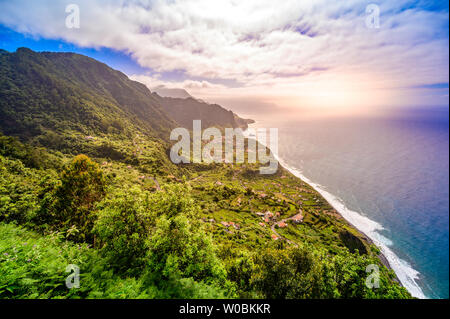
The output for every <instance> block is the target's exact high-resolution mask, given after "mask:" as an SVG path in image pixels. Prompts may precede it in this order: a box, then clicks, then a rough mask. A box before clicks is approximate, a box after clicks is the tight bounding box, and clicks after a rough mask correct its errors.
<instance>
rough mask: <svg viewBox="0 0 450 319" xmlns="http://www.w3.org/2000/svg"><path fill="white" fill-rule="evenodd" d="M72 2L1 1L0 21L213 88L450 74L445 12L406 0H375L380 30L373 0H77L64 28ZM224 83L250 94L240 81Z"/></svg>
mask: <svg viewBox="0 0 450 319" xmlns="http://www.w3.org/2000/svg"><path fill="white" fill-rule="evenodd" d="M71 2H72V1H65V2H64V1H63V2H58V3H57V4H55V2H54V1H49V0H46V1H39V2H36V1H25V0H19V1H14V2H3V1H2V2H0V3H1V6H2V10H0V23H3V24H6V25H8V26H10V27H12V28H14V29H16V30H18V31H20V32H24V33H29V34H32V35H35V36H42V37H46V38H58V39H64V40H66V41H69V42H72V43H75V44H77V45H80V46H88V47H108V48H114V49H117V50H122V51H125V52H128V53H130V54H131V56H132V57H133V58H134V59H136V61H138V63H139V64H141V65H142V66H145V67H149V68H151V69H153V70H154V71H156V72H160V73H164V72H168V71H172V70H184V71H185V74H186V75H187V76H188V77H189V76H190V77H192V78H196V79H198V78H204V79H205V81H203V82H202V81H184V82H182V83H178V84H177V86H178V87H180V86H181V87H184V88H189V87H191V89H192V88H193V89H194V90H197V91H199V92H202V89H203V92H207V93H208V94H213V92H216V93H217V94H219V93H218V92H219V91H220V90H223V89H225V88H224V87H223V86H221V85H217V84H212V83H211V81H213V79H231V80H235V81H237V82H239V83H242V85H243V86H244V90H245V92H251V94H268V93H267V92H268V90H270V94H271V95H277V96H283V95H285V96H288V95H290V96H295V95H296V94H300V95H301V94H302V92H306V93H308V92H310V91H311V90H312V89H314V90H315V89H317V88H316V87H317V85H318V84H320V85H321V86H322V87H323V85H322V84H323V83H326V84H327V85H328V86H330V87H331V88H330V90H333V87H334V90H344V89H345V90H350V89H351V87H350V86H351V85H354V89H359V90H360V91H364V90H369V89H374V88H376V89H392V88H395V87H407V86H414V85H420V84H424V83H438V82H448V38H447V37H446V36H445V37H444V36H437V35H436V32H437V30H442V29H443V28H445V25H447V27H448V13H439V12H431V11H424V10H420V9H410V10H401V9H402V8H403V7H405V4H408V3H410V1H407V0H400V1H379V3H380V8H381V16H380V20H381V28H380V29H368V28H367V27H366V25H365V18H366V14H365V7H366V5H367V4H368V3H369V2H367V1H360V0H358V1H357V0H349V1H325V0H316V1H297V0H287V1H273V0H257V1H233V0H230V1H220V2H219V1H210V0H193V1H143V0H142V1H138V0H136V1H127V2H125V1H92V0H91V1H87V0H83V1H77V3H78V4H79V6H80V13H81V28H80V29H67V28H65V27H64V20H65V16H66V13H65V10H64V9H65V5H66V4H68V3H71ZM135 78H137V77H135ZM143 79H144V78H141V80H142V81H143ZM207 79H210V80H209V81H206V80H207ZM146 81H147V82H148V81H149V79H146ZM151 81H153V82H155V81H157V78H152V79H151ZM158 81H159V80H158ZM213 82H214V81H213ZM352 83H353V84H352ZM169 84H170V83H169ZM165 85H167V83H165ZM344 87H345V88H344ZM226 92H228V94H244V91H243V89H242V88H235V89H227V91H226ZM258 92H259V93H258ZM199 94H201V93H199ZM222 94H227V93H224V92H222Z"/></svg>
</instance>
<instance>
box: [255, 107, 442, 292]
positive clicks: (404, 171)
mask: <svg viewBox="0 0 450 319" xmlns="http://www.w3.org/2000/svg"><path fill="white" fill-rule="evenodd" d="M252 118H253V119H255V120H256V123H255V124H253V125H251V127H253V128H258V127H264V128H270V127H276V128H278V136H279V146H278V157H279V159H280V162H281V164H282V165H283V166H285V167H286V168H288V169H290V170H291V172H292V173H294V174H295V175H297V176H299V177H301V178H303V179H304V180H305V181H306V182H308V183H309V184H311V185H312V186H313V187H314V188H316V190H318V191H319V192H320V193H321V194H322V196H324V197H325V198H326V199H327V200H328V202H329V203H330V204H332V205H333V206H334V207H335V208H336V209H337V210H338V211H339V212H340V213H341V214H342V215H343V216H344V217H345V218H346V219H347V220H348V221H349V222H350V223H352V224H353V225H354V226H356V227H357V228H358V229H359V230H361V231H362V232H364V233H365V234H366V235H368V236H369V237H370V238H371V239H372V240H373V241H374V242H375V243H376V244H377V245H378V246H379V247H380V248H381V250H382V252H383V254H384V255H385V256H386V257H387V259H388V261H389V263H390V265H391V267H392V268H393V270H394V271H395V273H396V274H397V276H398V278H399V279H400V281H401V282H402V284H403V285H404V286H405V287H406V288H407V289H408V291H410V293H411V294H412V295H413V296H416V297H418V298H448V297H449V121H448V118H449V114H448V108H444V109H441V108H440V109H435V108H430V109H428V110H426V109H422V110H409V111H403V112H397V113H395V114H392V115H389V116H382V117H366V118H365V117H358V118H354V117H334V118H326V117H321V118H314V119H311V118H308V119H302V117H301V116H291V115H289V114H287V115H286V116H282V114H278V116H264V115H261V114H259V115H252Z"/></svg>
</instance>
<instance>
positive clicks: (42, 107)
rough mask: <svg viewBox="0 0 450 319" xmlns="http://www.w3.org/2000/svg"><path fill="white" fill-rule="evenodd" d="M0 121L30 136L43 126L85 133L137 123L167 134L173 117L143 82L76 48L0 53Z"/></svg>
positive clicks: (13, 131)
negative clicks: (130, 77) (55, 51)
mask: <svg viewBox="0 0 450 319" xmlns="http://www.w3.org/2000/svg"><path fill="white" fill-rule="evenodd" d="M0 79H1V81H0V126H1V129H2V130H3V133H4V134H8V135H17V136H19V137H21V138H22V139H25V140H26V139H29V138H32V137H34V136H36V135H41V134H45V132H46V131H53V132H57V133H58V132H63V131H67V130H73V131H77V132H82V133H84V134H86V135H93V134H99V133H107V132H108V131H109V132H114V131H117V132H119V133H122V132H123V131H126V130H127V128H128V127H130V126H134V127H139V129H140V130H143V131H146V132H147V133H149V134H151V135H154V136H157V137H162V138H166V139H167V138H168V136H169V133H168V132H169V131H170V129H171V128H172V127H175V126H176V125H175V123H174V121H172V120H171V119H169V117H168V116H167V115H166V114H165V113H164V111H162V108H161V105H160V104H159V101H158V99H157V98H155V96H154V95H152V94H151V92H150V91H149V90H148V88H147V87H146V86H145V85H143V84H141V83H139V82H135V81H132V80H130V79H129V78H128V77H127V76H126V75H125V74H123V73H121V72H119V71H116V70H113V69H111V68H110V67H108V66H107V65H106V64H103V63H101V62H98V61H96V60H94V59H91V58H89V57H86V56H82V55H79V54H75V53H52V52H42V53H37V52H34V51H32V50H30V49H26V48H20V49H18V50H17V51H16V52H12V53H9V52H6V51H2V52H1V53H0Z"/></svg>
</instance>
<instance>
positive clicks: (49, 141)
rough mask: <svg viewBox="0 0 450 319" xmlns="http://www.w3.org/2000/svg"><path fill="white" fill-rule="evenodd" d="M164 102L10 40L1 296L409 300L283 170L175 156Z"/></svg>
mask: <svg viewBox="0 0 450 319" xmlns="http://www.w3.org/2000/svg"><path fill="white" fill-rule="evenodd" d="M180 100H181V101H182V99H180ZM167 101H170V100H168V99H165V98H161V97H159V96H158V95H156V94H152V93H151V92H150V91H149V90H148V89H147V88H146V87H145V86H144V85H143V84H140V83H138V82H134V81H131V80H129V79H128V78H127V77H126V76H125V75H124V74H122V73H120V72H118V71H115V70H113V69H111V68H109V67H108V66H106V65H105V64H103V63H100V62H98V61H95V60H93V59H91V58H88V57H84V56H81V55H77V54H72V53H47V52H43V53H36V52H33V51H31V50H29V49H25V48H22V49H19V50H17V52H13V53H9V52H6V51H1V52H0V129H1V131H2V134H1V135H0V298H411V296H410V294H409V293H408V292H407V291H406V290H405V288H403V287H401V286H400V285H399V284H398V283H397V282H396V279H395V275H394V273H393V272H392V271H391V270H389V269H387V268H386V267H385V266H384V265H383V264H382V263H381V262H380V259H379V258H378V254H379V251H378V249H377V248H376V247H375V246H373V245H371V244H370V243H369V242H368V241H367V240H366V239H365V238H364V236H362V235H361V234H360V233H358V231H357V230H355V229H354V228H353V227H351V226H350V225H349V224H348V223H347V222H346V221H345V220H343V219H342V218H341V217H340V215H339V214H337V212H336V211H335V210H334V209H333V208H332V207H331V206H330V205H329V204H328V203H327V202H326V201H325V200H324V199H323V198H322V197H321V196H320V195H319V194H318V193H317V192H315V191H314V190H313V189H312V188H311V187H310V186H309V185H307V184H305V183H304V182H303V181H301V180H299V179H298V178H296V177H294V176H293V175H291V174H290V173H289V172H288V171H286V170H284V169H283V168H282V167H279V169H278V172H277V173H276V174H273V175H261V174H259V170H258V164H249V163H243V164H225V163H213V164H183V165H174V164H173V163H172V162H171V161H170V160H169V158H168V151H169V148H170V143H169V142H170V141H169V140H168V137H169V132H170V130H171V129H172V128H174V127H177V126H179V125H182V123H179V122H177V121H178V120H177V118H176V117H174V118H172V117H171V116H170V114H171V113H170V112H166V111H167V108H168V107H170V105H169V104H170V103H168V104H167V105H166V104H165V103H166V102H167ZM181 101H177V103H180V104H179V107H180V108H181V107H183V104H182V102H181ZM186 103H189V99H188V100H186ZM198 108H199V116H203V118H201V119H202V120H205V121H210V125H216V126H218V127H223V125H229V124H232V123H231V122H230V123H228V122H223V121H222V122H219V119H220V118H221V117H220V116H217V117H215V116H216V115H217V114H215V112H216V111H217V110H218V111H217V112H222V110H219V109H218V108H217V107H213V108H212V109H210V110H209V111H208V116H205V115H204V114H205V113H204V111H203V110H202V109H201V107H200V106H198ZM215 109H217V110H215ZM230 116H231V117H230V121H231V119H232V117H233V114H232V113H231V115H230ZM216 118H217V119H218V120H217V122H215V120H214V119H216ZM226 121H228V119H226ZM185 124H187V123H185ZM69 264H75V265H77V266H78V267H80V274H81V279H80V287H79V288H73V289H68V288H67V287H66V285H65V280H66V277H67V276H68V273H66V272H65V270H66V267H67V266H68V265H69ZM370 264H375V265H377V266H378V267H379V270H380V273H379V275H380V277H379V279H380V283H379V288H368V287H367V286H366V278H367V277H368V275H369V273H367V272H366V267H367V266H368V265H370Z"/></svg>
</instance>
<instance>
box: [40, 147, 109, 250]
mask: <svg viewBox="0 0 450 319" xmlns="http://www.w3.org/2000/svg"><path fill="white" fill-rule="evenodd" d="M105 187H106V183H105V177H104V175H103V172H102V170H101V169H100V168H99V166H98V165H97V164H96V163H94V162H93V161H91V160H90V159H89V157H87V156H86V155H78V156H76V157H75V158H74V159H73V160H72V162H71V163H70V164H69V165H67V166H66V168H65V169H64V170H63V172H62V174H61V183H60V184H59V185H58V186H57V187H56V190H55V192H54V196H53V197H52V198H50V199H49V198H47V199H46V200H44V202H43V208H42V212H41V213H43V214H44V215H45V218H44V220H45V221H47V222H48V223H50V224H52V225H54V226H57V227H58V229H59V230H61V229H62V230H64V231H66V232H67V235H68V237H69V238H71V239H73V240H75V241H88V242H89V241H92V239H93V237H92V234H91V230H92V227H93V223H94V219H95V218H94V217H95V216H94V214H93V210H94V208H95V204H96V203H97V202H98V201H100V200H101V199H102V198H103V197H104V196H105Z"/></svg>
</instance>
